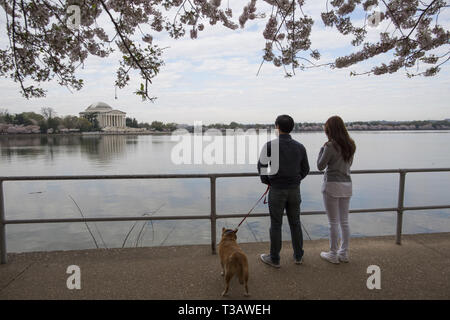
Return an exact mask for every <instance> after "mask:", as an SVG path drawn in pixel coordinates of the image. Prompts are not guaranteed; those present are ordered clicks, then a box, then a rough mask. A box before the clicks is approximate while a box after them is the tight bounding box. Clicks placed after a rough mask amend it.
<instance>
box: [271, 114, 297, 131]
mask: <svg viewBox="0 0 450 320" xmlns="http://www.w3.org/2000/svg"><path fill="white" fill-rule="evenodd" d="M275 126H278V127H279V128H280V130H281V131H283V132H285V133H290V132H291V131H292V129H294V119H292V117H291V116H288V115H287V114H283V115H281V116H278V117H277V120H275Z"/></svg>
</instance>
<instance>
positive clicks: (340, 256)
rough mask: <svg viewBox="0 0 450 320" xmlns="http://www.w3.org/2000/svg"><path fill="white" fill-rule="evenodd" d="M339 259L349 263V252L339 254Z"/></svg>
mask: <svg viewBox="0 0 450 320" xmlns="http://www.w3.org/2000/svg"><path fill="white" fill-rule="evenodd" d="M338 259H339V261H340V262H345V263H347V262H348V261H349V259H348V254H338Z"/></svg>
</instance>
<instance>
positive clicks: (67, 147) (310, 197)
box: [0, 131, 450, 252]
mask: <svg viewBox="0 0 450 320" xmlns="http://www.w3.org/2000/svg"><path fill="white" fill-rule="evenodd" d="M351 135H352V137H353V138H354V140H355V142H356V144H357V153H356V155H355V160H354V164H353V167H352V169H396V168H438V167H447V168H448V167H450V132H449V131H431V132H424V131H411V132H399V131H396V132H351ZM293 137H294V138H295V139H297V140H298V141H300V142H302V143H303V144H304V145H305V147H306V149H307V151H308V157H309V162H310V166H311V169H312V170H317V167H316V165H315V163H316V160H317V155H318V152H319V149H320V147H321V146H322V145H323V143H324V141H325V140H324V138H325V137H324V134H323V133H301V134H294V135H293ZM175 144H176V142H172V141H171V137H170V136H129V135H127V136H122V135H108V136H48V137H45V136H15V137H10V136H0V175H1V176H23V175H25V176H26V175H81V174H83V175H84V174H156V173H207V172H250V171H255V170H256V168H255V165H254V164H246V165H205V164H204V165H175V164H174V163H173V162H172V161H171V151H172V148H173V147H174V146H175ZM321 180H322V176H308V177H307V178H306V179H305V180H304V181H303V182H302V185H301V192H302V210H324V208H323V203H322V198H321V193H320V186H321ZM406 183H407V184H406V192H405V205H406V206H415V205H433V204H436V205H437V204H442V205H443V204H448V198H449V194H450V193H449V190H450V173H427V174H422V173H411V174H408V175H407V179H406ZM353 184H354V196H353V198H352V200H351V208H354V209H357V208H371V207H396V206H397V192H398V174H377V175H353ZM4 190H5V199H6V200H5V209H6V217H7V219H25V218H29V219H34V218H63V217H64V218H77V217H80V211H79V209H78V208H77V205H78V207H79V208H80V210H81V211H82V213H83V214H84V216H85V217H101V216H141V215H145V214H148V215H152V214H153V215H199V214H204V215H208V214H209V210H210V199H209V180H207V179H171V180H153V181H152V180H147V181H146V180H132V181H121V180H117V181H114V180H105V181H50V182H5V183H4ZM264 190H265V187H264V186H263V185H261V184H260V182H259V178H257V177H254V178H226V179H218V181H217V213H218V214H227V213H246V212H247V211H248V210H249V209H250V208H251V207H252V206H253V204H254V202H255V201H256V200H257V199H258V198H259V196H260V194H261V193H262V192H263V191H264ZM72 199H73V200H72ZM74 201H75V202H74ZM75 203H76V204H75ZM255 212H268V209H267V205H264V204H262V203H261V204H260V205H259V206H258V207H257V208H256V209H255ZM239 221H240V219H221V220H218V225H217V227H218V230H220V229H221V228H222V226H226V227H230V228H232V227H235V226H236V225H237V224H238V223H239ZM302 223H303V225H304V228H305V229H306V231H307V233H308V234H306V233H304V238H305V239H309V237H311V238H312V239H317V238H326V237H327V235H328V227H327V219H326V217H325V216H303V217H302ZM395 223H396V215H395V213H393V212H387V213H372V214H367V213H364V214H352V215H351V216H350V227H351V234H352V236H353V237H358V236H371V235H389V234H394V233H395ZM89 227H90V229H91V231H92V233H93V235H94V237H95V239H96V241H97V243H98V245H99V246H100V247H108V248H112V247H122V246H123V245H124V246H126V247H134V246H158V245H181V244H207V243H210V225H209V220H204V221H203V220H197V221H189V220H181V221H154V222H138V223H136V224H135V223H134V222H103V223H89ZM130 230H131V232H130ZM268 230H269V218H268V217H266V218H252V217H250V218H249V219H247V220H246V222H245V223H244V225H243V226H242V227H241V229H240V231H239V238H240V241H242V242H250V241H268V240H269V232H268ZM403 230H404V233H422V232H450V210H434V211H427V212H423V211H410V212H406V213H405V215H404V225H403ZM127 235H128V237H127ZM125 239H126V241H125ZM283 239H285V240H288V239H290V234H289V226H288V224H287V220H285V221H284V224H283ZM7 241H8V243H7V245H8V251H9V252H23V251H42V250H69V249H85V248H95V242H94V241H93V239H92V237H91V235H90V234H89V232H88V231H87V227H86V225H85V224H84V223H72V224H65V223H57V224H56V223H55V224H36V225H8V226H7Z"/></svg>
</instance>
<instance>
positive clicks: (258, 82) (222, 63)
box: [0, 0, 450, 124]
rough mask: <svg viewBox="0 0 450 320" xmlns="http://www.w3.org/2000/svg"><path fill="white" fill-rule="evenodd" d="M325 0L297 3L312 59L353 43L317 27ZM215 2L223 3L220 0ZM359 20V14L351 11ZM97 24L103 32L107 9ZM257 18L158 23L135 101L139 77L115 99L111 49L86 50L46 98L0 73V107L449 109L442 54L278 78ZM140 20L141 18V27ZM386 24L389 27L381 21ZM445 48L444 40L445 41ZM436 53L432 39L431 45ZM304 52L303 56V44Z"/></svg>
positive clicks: (442, 114)
mask: <svg viewBox="0 0 450 320" xmlns="http://www.w3.org/2000/svg"><path fill="white" fill-rule="evenodd" d="M247 2H248V0H233V1H229V6H230V8H232V9H233V21H236V22H237V20H238V18H239V15H240V14H241V12H242V8H243V6H244V5H246V4H247ZM325 4H326V1H325V0H323V1H322V0H309V1H306V4H305V7H304V11H305V13H306V14H308V15H311V16H312V18H313V19H314V20H315V24H314V26H313V30H312V36H311V40H312V46H311V47H312V49H318V50H319V52H320V53H321V55H322V56H321V60H320V61H318V62H317V63H328V62H333V61H334V58H335V57H337V56H339V55H347V54H349V53H351V52H355V51H356V50H357V48H355V47H353V46H351V44H350V41H351V37H346V36H342V35H341V34H339V32H338V31H337V30H336V29H334V28H333V29H332V28H325V26H324V25H323V22H322V20H321V18H320V13H321V12H323V11H325ZM222 6H223V7H227V6H228V3H227V2H226V1H222ZM257 8H258V11H257V12H268V13H269V14H270V8H271V7H270V6H268V5H267V4H266V3H265V2H263V1H261V0H260V1H258V3H257ZM355 18H356V19H358V21H357V22H356V24H358V22H359V23H360V25H362V24H363V19H364V18H363V17H355ZM98 21H99V25H101V26H102V27H104V29H105V30H106V31H107V32H111V33H112V30H113V29H112V28H113V27H112V25H111V23H110V22H108V19H107V17H106V16H102V17H100V19H99V20H98ZM265 22H266V19H256V20H252V21H249V22H247V24H246V27H245V28H244V29H241V28H239V29H237V30H230V29H227V28H225V27H223V26H221V25H215V26H208V25H207V22H205V25H206V28H205V30H204V31H202V32H199V33H198V38H197V39H195V40H192V39H190V37H189V35H188V34H189V31H187V35H186V36H185V37H184V38H182V39H178V40H174V39H172V38H170V37H169V36H168V35H167V33H165V32H162V33H155V32H151V31H150V29H148V30H145V29H144V32H146V31H149V33H151V34H152V35H153V38H154V41H153V43H154V44H157V45H159V46H160V47H161V48H166V49H164V53H163V57H162V58H163V59H164V61H165V65H164V66H163V67H162V68H161V72H160V74H159V75H158V76H157V77H156V78H154V79H153V84H152V85H151V86H150V95H152V96H156V97H157V100H156V101H155V102H154V103H152V102H149V101H147V102H142V100H141V98H140V97H138V96H136V95H135V94H134V93H133V92H134V91H135V90H136V89H137V88H138V86H139V83H140V82H141V79H140V78H139V76H138V74H137V73H133V74H131V78H132V80H131V81H130V85H129V86H127V87H125V88H124V89H121V90H118V92H117V99H115V87H114V81H115V72H116V69H117V67H118V65H119V62H118V61H119V59H118V55H117V53H115V54H112V55H110V57H109V58H106V59H100V58H96V57H90V58H88V60H87V62H86V63H85V66H84V69H78V72H77V76H78V77H80V78H82V79H84V82H85V86H84V88H83V89H82V90H81V91H75V92H73V93H71V92H70V91H69V90H68V89H67V88H64V87H60V86H59V85H58V84H57V83H56V81H54V82H51V83H46V84H44V85H43V88H45V89H46V90H48V92H47V97H46V98H34V99H30V100H27V99H25V98H23V97H22V96H21V94H20V93H19V85H18V84H17V83H14V82H13V81H12V80H10V79H0V97H1V100H0V108H6V109H8V111H9V112H10V113H19V112H24V111H34V112H38V113H39V112H40V110H41V108H42V107H52V108H54V109H55V110H56V112H57V114H58V115H59V116H65V115H69V114H72V115H77V114H78V113H79V112H81V111H83V110H84V109H85V108H86V107H88V106H89V105H90V104H92V103H95V102H97V101H102V102H105V103H107V104H109V105H110V106H111V107H113V108H114V109H119V110H122V111H125V112H126V113H127V117H132V118H136V119H137V120H138V121H139V122H149V123H151V122H152V121H155V120H156V121H163V122H176V123H185V124H193V123H194V122H195V121H201V122H202V123H203V124H210V123H230V122H231V121H237V122H239V123H273V122H274V120H275V118H276V117H277V115H279V114H289V115H291V116H292V117H293V118H294V120H295V121H296V122H325V121H326V120H327V118H328V117H330V116H332V115H340V116H341V117H342V118H343V119H344V121H346V122H350V121H371V120H431V119H433V120H439V119H446V118H450V103H449V101H450V90H449V88H450V63H447V64H446V65H443V66H442V70H441V72H440V73H439V74H438V75H437V76H435V77H414V78H412V79H409V78H407V77H406V72H405V71H404V70H401V71H399V72H397V73H395V74H388V75H382V76H373V75H371V76H367V75H365V76H357V77H350V72H351V71H357V72H364V71H368V70H370V68H371V67H373V66H375V65H378V64H380V63H381V62H383V61H384V62H388V61H389V60H386V58H389V57H388V56H380V57H377V58H375V59H372V60H370V61H368V62H364V63H362V64H360V65H357V66H351V67H349V68H344V69H333V70H332V69H330V68H328V67H321V68H311V69H308V70H306V71H300V70H298V71H296V75H295V76H294V77H292V78H285V77H284V71H283V68H276V67H274V66H273V64H272V63H269V62H265V63H264V64H263V66H262V69H261V72H260V73H259V75H258V76H257V75H256V74H257V71H258V68H259V66H260V63H261V61H262V55H263V52H262V49H263V48H264V46H265V39H264V38H263V35H262V31H263V30H264V27H265ZM439 23H440V24H442V25H444V26H445V27H446V28H447V29H449V28H450V9H447V11H443V12H442V13H441V15H440V17H439ZM0 24H1V29H0V30H1V31H0V47H1V48H5V46H6V45H7V37H6V33H5V27H4V24H5V18H4V14H1V17H0ZM387 27H388V26H387V24H384V23H381V24H380V25H379V26H378V27H377V28H370V29H369V34H368V39H369V40H370V39H371V40H372V41H376V40H377V39H378V34H379V33H380V32H383V31H385V30H386V28H387ZM143 28H144V27H143ZM388 30H391V31H393V29H392V28H391V29H388ZM445 49H447V51H448V46H447V48H445ZM439 52H440V53H445V52H446V51H444V49H442V48H441V49H440V51H437V52H436V53H439ZM305 57H307V58H309V56H308V54H305Z"/></svg>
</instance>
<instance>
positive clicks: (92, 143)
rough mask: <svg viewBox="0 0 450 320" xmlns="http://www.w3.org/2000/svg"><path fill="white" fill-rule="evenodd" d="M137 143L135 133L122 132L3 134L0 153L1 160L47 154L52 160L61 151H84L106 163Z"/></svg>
mask: <svg viewBox="0 0 450 320" xmlns="http://www.w3.org/2000/svg"><path fill="white" fill-rule="evenodd" d="M135 144H137V140H136V139H133V136H123V135H36V136H34V135H27V136H16V135H14V136H8V135H4V136H0V155H1V158H2V160H12V159H14V157H17V158H26V159H27V160H29V159H33V158H36V157H39V156H47V159H46V160H50V161H52V160H54V156H55V154H58V153H61V154H64V155H68V154H76V153H79V152H81V153H82V154H83V155H85V156H86V158H88V159H91V160H96V161H100V162H103V163H107V162H108V161H110V160H112V159H117V158H119V157H120V156H121V155H123V154H124V153H125V152H126V147H128V146H132V145H135Z"/></svg>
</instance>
